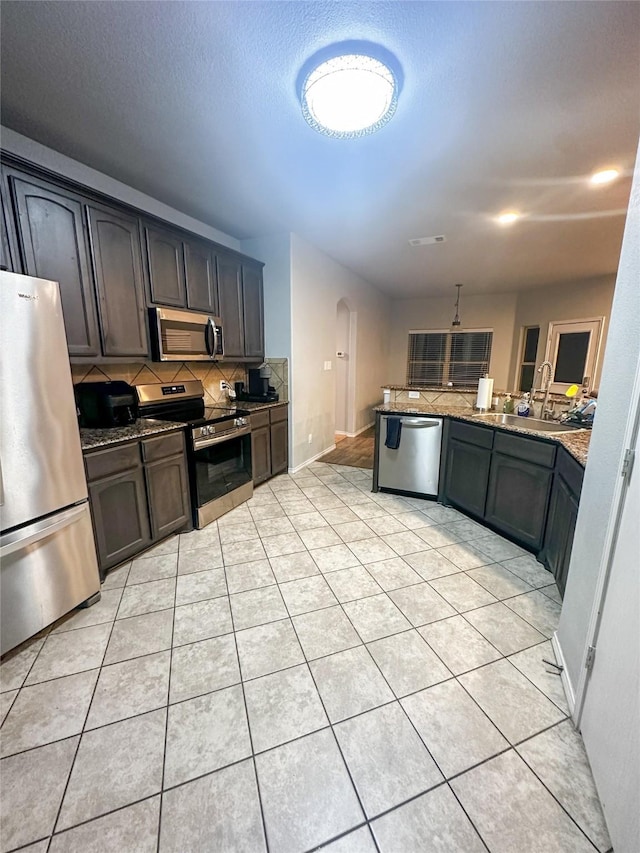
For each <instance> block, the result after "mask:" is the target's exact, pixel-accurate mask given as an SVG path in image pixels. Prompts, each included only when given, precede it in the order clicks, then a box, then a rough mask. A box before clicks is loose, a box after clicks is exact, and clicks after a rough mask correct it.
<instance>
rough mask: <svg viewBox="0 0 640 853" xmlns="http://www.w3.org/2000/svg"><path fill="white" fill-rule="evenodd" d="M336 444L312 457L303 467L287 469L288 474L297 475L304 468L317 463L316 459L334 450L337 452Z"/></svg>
mask: <svg viewBox="0 0 640 853" xmlns="http://www.w3.org/2000/svg"><path fill="white" fill-rule="evenodd" d="M335 449H336V446H335V444H332V445H331V447H327V448H326V449H325V450H321V451H320V453H316V455H315V456H312V457H311V459H306V460H305V461H304V462H303V463H302V465H297V466H296V467H295V468H287V473H288V474H297V473H298V471H302V469H303V468H306V467H307V465H311V463H312V462H315V461H316V459H320V457H321V456H324V455H325V453H331V451H332V450H335Z"/></svg>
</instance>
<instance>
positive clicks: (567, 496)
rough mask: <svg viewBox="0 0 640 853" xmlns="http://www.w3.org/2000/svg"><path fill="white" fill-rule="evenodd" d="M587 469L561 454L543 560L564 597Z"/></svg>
mask: <svg viewBox="0 0 640 853" xmlns="http://www.w3.org/2000/svg"><path fill="white" fill-rule="evenodd" d="M583 476H584V469H583V468H582V466H581V465H580V464H579V463H577V462H576V461H575V460H574V459H572V458H571V456H570V455H569V454H568V453H567V451H566V450H564V449H561V450H560V451H559V454H558V466H557V469H556V473H555V476H554V479H553V488H552V491H551V501H550V503H549V516H548V518H547V528H546V531H545V535H544V546H543V548H542V552H541V554H540V559H541V560H542V562H543V563H544V565H545V566H546V567H547V569H549V571H550V572H551V573H552V574H553V576H554V578H555V579H556V583H557V584H558V589H559V590H560V592H561V594H563V595H564V590H565V586H566V584H567V573H568V572H569V563H570V561H571V549H572V547H573V538H574V534H575V530H576V519H577V517H578V505H579V503H580V492H581V491H582V478H583Z"/></svg>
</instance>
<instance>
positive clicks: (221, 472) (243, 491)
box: [135, 379, 253, 528]
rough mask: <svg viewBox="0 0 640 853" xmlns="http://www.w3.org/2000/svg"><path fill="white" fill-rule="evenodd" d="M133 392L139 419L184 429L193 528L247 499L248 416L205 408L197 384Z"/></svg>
mask: <svg viewBox="0 0 640 853" xmlns="http://www.w3.org/2000/svg"><path fill="white" fill-rule="evenodd" d="M135 388H136V393H137V396H138V405H139V411H140V416H141V417H143V418H159V419H161V420H165V421H173V422H176V423H183V424H185V426H186V427H188V430H187V458H188V462H189V483H190V489H191V505H192V509H193V523H194V525H195V527H197V528H202V527H205V526H206V525H207V524H210V523H211V522H212V521H214V520H215V519H216V518H219V517H220V516H221V515H224V513H226V512H229V510H231V509H233V508H234V507H236V506H238V505H239V504H241V503H244V501H246V500H248V499H249V498H250V497H251V495H252V494H253V479H252V471H251V418H250V417H249V413H248V412H246V411H243V410H242V409H236V408H234V407H230V406H226V407H225V406H216V407H212V406H205V404H204V388H203V387H202V382H200V380H199V379H192V380H187V381H185V382H172V383H169V384H156V385H136V386H135Z"/></svg>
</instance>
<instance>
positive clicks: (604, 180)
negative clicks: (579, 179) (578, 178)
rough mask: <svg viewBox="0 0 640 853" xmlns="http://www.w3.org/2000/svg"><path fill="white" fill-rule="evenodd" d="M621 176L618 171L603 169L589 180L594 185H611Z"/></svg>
mask: <svg viewBox="0 0 640 853" xmlns="http://www.w3.org/2000/svg"><path fill="white" fill-rule="evenodd" d="M619 174H620V172H619V171H618V169H602V170H601V171H600V172H594V173H593V175H591V177H590V179H589V180H590V182H591V183H592V184H610V183H611V181H615V179H616V178H617V177H618V175H619Z"/></svg>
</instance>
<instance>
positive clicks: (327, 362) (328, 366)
mask: <svg viewBox="0 0 640 853" xmlns="http://www.w3.org/2000/svg"><path fill="white" fill-rule="evenodd" d="M324 369H325V370H331V362H330V361H325V363H324Z"/></svg>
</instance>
